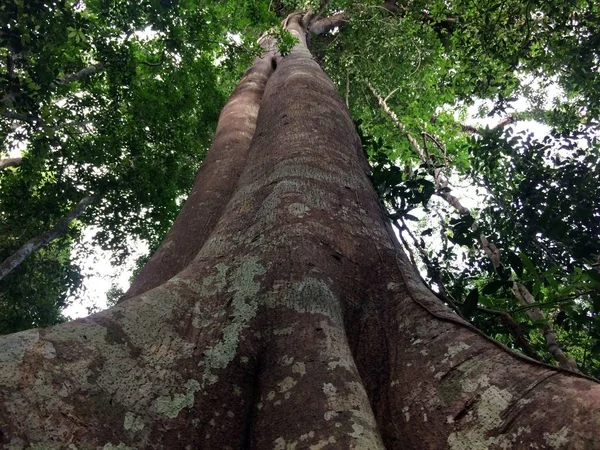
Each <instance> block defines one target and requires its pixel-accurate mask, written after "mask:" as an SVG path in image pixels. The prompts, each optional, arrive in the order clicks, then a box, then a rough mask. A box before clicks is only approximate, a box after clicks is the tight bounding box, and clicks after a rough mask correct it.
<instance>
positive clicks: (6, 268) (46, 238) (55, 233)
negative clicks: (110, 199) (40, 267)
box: [0, 197, 95, 280]
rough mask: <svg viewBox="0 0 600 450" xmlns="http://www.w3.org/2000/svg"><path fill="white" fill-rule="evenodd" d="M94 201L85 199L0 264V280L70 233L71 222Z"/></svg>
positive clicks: (93, 199)
mask: <svg viewBox="0 0 600 450" xmlns="http://www.w3.org/2000/svg"><path fill="white" fill-rule="evenodd" d="M94 201H95V198H94V197H85V198H83V199H82V200H80V201H79V203H77V205H75V207H74V208H73V209H72V210H71V211H69V213H68V214H67V215H66V216H65V217H63V218H62V219H60V220H59V221H58V222H57V223H56V224H55V225H54V226H53V227H52V229H50V230H48V231H46V232H45V233H43V234H40V235H39V236H36V237H34V238H31V239H29V240H28V241H27V242H25V243H24V244H23V245H22V246H21V247H20V248H19V249H18V250H17V251H16V252H14V253H13V254H12V255H10V256H9V257H8V258H6V259H5V260H4V261H3V262H2V263H0V280H2V279H3V278H4V277H5V276H6V275H8V274H9V273H10V272H12V271H13V270H15V269H16V268H17V267H19V265H20V264H21V263H22V262H23V261H25V260H26V259H27V258H28V257H29V256H30V255H31V254H32V253H34V252H36V251H38V250H39V249H40V248H42V247H45V246H46V245H48V244H49V243H50V242H52V241H53V240H55V239H58V238H59V237H61V236H64V235H65V234H66V233H67V231H69V226H70V225H71V222H73V221H74V220H75V219H77V218H78V217H80V216H81V215H82V214H83V213H84V212H85V210H86V209H87V208H88V206H90V205H91V204H92V203H93V202H94Z"/></svg>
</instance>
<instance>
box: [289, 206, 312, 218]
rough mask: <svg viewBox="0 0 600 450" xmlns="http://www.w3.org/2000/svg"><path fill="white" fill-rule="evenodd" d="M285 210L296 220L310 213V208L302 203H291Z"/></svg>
mask: <svg viewBox="0 0 600 450" xmlns="http://www.w3.org/2000/svg"><path fill="white" fill-rule="evenodd" d="M287 209H288V212H289V213H290V214H291V215H292V216H296V217H298V218H302V217H304V216H305V215H306V214H308V212H309V211H310V208H309V207H308V206H306V205H304V204H302V203H292V204H291V205H289V206H288V208H287Z"/></svg>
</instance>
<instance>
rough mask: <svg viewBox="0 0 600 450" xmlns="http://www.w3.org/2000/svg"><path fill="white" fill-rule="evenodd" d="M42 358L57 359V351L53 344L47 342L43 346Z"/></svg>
mask: <svg viewBox="0 0 600 450" xmlns="http://www.w3.org/2000/svg"><path fill="white" fill-rule="evenodd" d="M42 356H43V357H44V358H46V359H54V358H56V349H55V348H54V345H52V342H45V343H44V345H43V346H42Z"/></svg>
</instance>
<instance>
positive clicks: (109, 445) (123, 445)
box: [102, 442, 137, 450]
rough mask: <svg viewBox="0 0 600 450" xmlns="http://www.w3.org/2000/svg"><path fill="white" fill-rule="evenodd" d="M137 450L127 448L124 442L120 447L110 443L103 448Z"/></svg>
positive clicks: (107, 449) (104, 449)
mask: <svg viewBox="0 0 600 450" xmlns="http://www.w3.org/2000/svg"><path fill="white" fill-rule="evenodd" d="M136 449H137V447H127V446H126V445H125V444H123V443H122V442H119V444H118V445H113V444H110V443H108V444H106V445H105V446H104V447H102V450H136Z"/></svg>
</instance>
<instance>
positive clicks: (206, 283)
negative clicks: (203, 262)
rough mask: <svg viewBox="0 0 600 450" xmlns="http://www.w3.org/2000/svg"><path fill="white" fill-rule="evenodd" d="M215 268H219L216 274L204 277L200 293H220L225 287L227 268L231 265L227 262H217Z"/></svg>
mask: <svg viewBox="0 0 600 450" xmlns="http://www.w3.org/2000/svg"><path fill="white" fill-rule="evenodd" d="M215 268H216V269H217V274H216V275H214V276H212V275H209V276H206V277H204V278H203V280H202V287H201V288H200V295H202V296H208V295H214V294H217V293H220V292H221V291H222V290H223V289H224V288H225V285H226V284H227V269H229V267H228V266H226V265H225V264H217V265H216V266H215Z"/></svg>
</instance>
